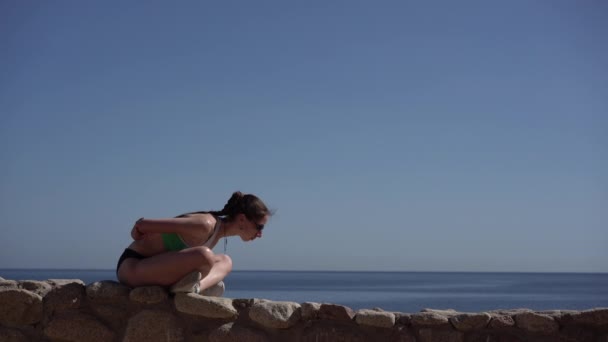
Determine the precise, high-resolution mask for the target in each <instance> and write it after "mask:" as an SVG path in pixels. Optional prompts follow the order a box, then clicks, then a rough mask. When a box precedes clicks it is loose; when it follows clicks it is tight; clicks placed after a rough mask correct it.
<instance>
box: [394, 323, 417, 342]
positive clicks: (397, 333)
mask: <svg viewBox="0 0 608 342" xmlns="http://www.w3.org/2000/svg"><path fill="white" fill-rule="evenodd" d="M390 341H391V342H416V336H414V334H413V333H412V331H411V330H410V329H409V328H408V327H405V326H398V327H396V328H395V330H394V331H393V333H392V335H391V337H390Z"/></svg>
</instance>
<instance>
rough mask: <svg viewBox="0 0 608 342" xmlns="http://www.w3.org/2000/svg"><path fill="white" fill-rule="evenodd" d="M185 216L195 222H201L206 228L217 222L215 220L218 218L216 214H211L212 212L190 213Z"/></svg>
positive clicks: (213, 225)
mask: <svg viewBox="0 0 608 342" xmlns="http://www.w3.org/2000/svg"><path fill="white" fill-rule="evenodd" d="M185 217H188V218H190V219H191V220H193V221H195V222H196V223H198V224H201V225H203V226H205V227H208V228H213V227H215V224H216V223H217V220H218V218H217V217H216V216H213V215H212V214H209V213H192V214H188V215H186V216H185Z"/></svg>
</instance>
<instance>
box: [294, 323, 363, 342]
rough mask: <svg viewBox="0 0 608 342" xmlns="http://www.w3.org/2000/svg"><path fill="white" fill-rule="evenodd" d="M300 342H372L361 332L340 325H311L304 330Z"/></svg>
mask: <svg viewBox="0 0 608 342" xmlns="http://www.w3.org/2000/svg"><path fill="white" fill-rule="evenodd" d="M300 341H301V342H364V341H373V339H370V338H369V337H368V336H366V335H364V334H363V333H362V332H360V331H357V330H353V329H352V327H345V326H341V325H329V326H327V325H313V326H312V327H310V328H308V329H306V330H305V331H304V333H303V334H302V337H301V339H300Z"/></svg>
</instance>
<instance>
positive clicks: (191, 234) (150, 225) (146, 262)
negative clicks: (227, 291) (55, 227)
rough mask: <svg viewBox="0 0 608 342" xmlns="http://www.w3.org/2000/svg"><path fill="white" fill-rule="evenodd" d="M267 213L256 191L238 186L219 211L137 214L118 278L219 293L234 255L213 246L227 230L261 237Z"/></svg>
mask: <svg viewBox="0 0 608 342" xmlns="http://www.w3.org/2000/svg"><path fill="white" fill-rule="evenodd" d="M271 215H272V214H271V213H270V211H269V210H268V208H267V207H266V205H264V203H263V202H262V201H261V200H260V199H259V198H258V197H256V196H254V195H252V194H246V195H244V194H242V193H241V192H239V191H237V192H235V193H233V194H232V197H230V199H229V200H228V203H226V205H225V206H224V209H222V210H221V211H210V212H202V211H201V212H193V213H187V214H183V215H180V216H178V217H176V218H168V219H145V218H141V219H139V220H137V222H135V225H134V226H133V229H131V236H132V237H133V240H134V241H133V242H132V243H131V244H130V245H129V247H128V248H127V249H125V251H124V253H123V254H122V255H121V256H120V259H119V260H118V265H117V266H116V274H117V277H118V280H119V281H120V282H121V283H123V284H126V285H128V286H131V287H137V286H145V285H161V286H170V285H173V286H172V287H171V291H172V292H195V293H202V294H206V295H220V296H221V295H222V294H223V292H224V291H223V290H224V289H223V282H222V280H223V279H224V278H225V277H226V276H227V275H228V273H230V271H231V270H232V260H231V259H230V257H229V256H228V255H226V254H214V253H213V251H211V249H212V248H213V247H214V246H215V245H216V244H217V243H218V241H219V240H220V239H221V238H226V237H228V236H237V235H238V236H240V237H241V239H242V240H243V241H252V240H255V239H256V238H261V237H262V229H263V228H264V225H265V224H266V222H267V221H268V219H269V218H270V216H271ZM224 252H225V251H224ZM205 290H207V291H205Z"/></svg>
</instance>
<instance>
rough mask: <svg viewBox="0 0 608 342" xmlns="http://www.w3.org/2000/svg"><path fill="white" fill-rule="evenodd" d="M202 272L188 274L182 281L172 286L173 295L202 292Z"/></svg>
mask: <svg viewBox="0 0 608 342" xmlns="http://www.w3.org/2000/svg"><path fill="white" fill-rule="evenodd" d="M201 278H203V276H202V275H201V272H198V271H194V272H192V273H188V274H186V275H185V276H184V277H183V278H182V279H180V280H179V281H178V282H177V283H175V284H173V285H172V286H171V289H170V291H171V293H180V292H181V293H183V292H185V293H199V292H200V284H199V282H200V281H201Z"/></svg>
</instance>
